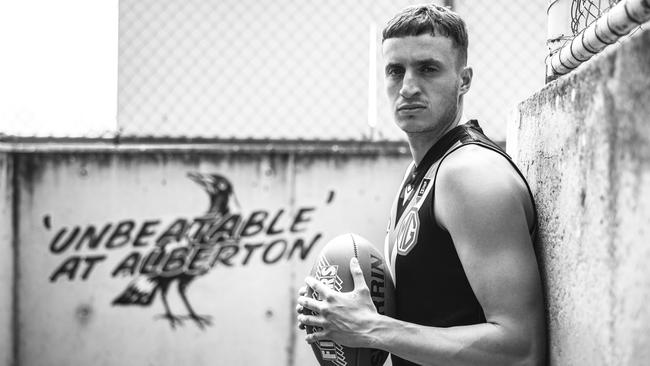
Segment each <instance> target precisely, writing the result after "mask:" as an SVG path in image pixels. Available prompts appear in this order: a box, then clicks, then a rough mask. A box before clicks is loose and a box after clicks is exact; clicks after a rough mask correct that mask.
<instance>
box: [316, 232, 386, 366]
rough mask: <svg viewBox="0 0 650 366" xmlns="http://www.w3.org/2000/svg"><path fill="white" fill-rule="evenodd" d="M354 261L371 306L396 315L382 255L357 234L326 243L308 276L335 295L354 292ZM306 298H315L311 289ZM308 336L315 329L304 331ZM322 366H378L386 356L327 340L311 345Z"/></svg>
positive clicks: (383, 353)
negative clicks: (367, 292)
mask: <svg viewBox="0 0 650 366" xmlns="http://www.w3.org/2000/svg"><path fill="white" fill-rule="evenodd" d="M352 257H357V259H358V260H359V265H360V267H361V270H362V272H363V277H364V279H365V280H366V284H367V285H368V289H369V290H370V295H371V297H372V302H373V303H374V304H375V308H377V311H378V312H379V313H380V314H384V315H388V316H393V315H394V313H395V302H394V293H395V287H394V285H393V281H392V279H391V277H390V273H389V272H388V268H387V267H386V261H385V260H384V257H383V255H381V253H380V252H379V250H377V249H376V248H375V247H374V246H373V245H372V244H371V243H370V242H369V241H368V240H366V239H364V238H363V237H361V236H359V235H356V234H343V235H340V236H337V237H336V238H334V239H332V240H331V241H329V242H328V243H327V244H325V246H324V247H323V249H322V250H321V252H320V253H319V254H318V257H316V262H315V263H314V266H313V267H312V269H311V273H310V274H311V276H313V277H314V278H316V279H317V280H319V281H320V282H321V283H323V284H325V285H327V286H328V287H329V288H331V289H333V290H335V291H338V292H350V291H352V290H353V289H354V280H353V279H352V273H351V272H350V260H351V259H352ZM307 291H308V292H307V296H311V297H314V298H318V294H315V293H314V291H313V290H312V289H311V288H309V287H308V288H307ZM306 330H307V333H309V334H311V333H313V332H315V331H317V330H318V329H317V328H316V327H313V326H307V327H306ZM311 347H312V350H313V351H314V354H315V355H316V359H317V360H318V362H319V363H320V364H321V366H380V365H383V364H384V361H386V358H387V357H388V353H387V352H385V351H382V350H377V349H370V348H351V347H346V346H342V345H339V344H337V343H335V342H332V341H329V340H321V341H318V342H314V343H312V344H311Z"/></svg>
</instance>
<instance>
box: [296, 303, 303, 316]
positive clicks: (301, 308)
mask: <svg viewBox="0 0 650 366" xmlns="http://www.w3.org/2000/svg"><path fill="white" fill-rule="evenodd" d="M303 310H304V308H303V307H302V305H300V304H298V305H296V313H298V314H302V311H303Z"/></svg>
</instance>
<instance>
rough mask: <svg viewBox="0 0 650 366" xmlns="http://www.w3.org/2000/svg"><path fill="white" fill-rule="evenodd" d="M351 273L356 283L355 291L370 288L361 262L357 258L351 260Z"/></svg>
mask: <svg viewBox="0 0 650 366" xmlns="http://www.w3.org/2000/svg"><path fill="white" fill-rule="evenodd" d="M350 273H352V280H353V281H354V289H355V290H359V289H362V288H366V287H368V286H367V285H366V280H365V279H364V278H363V271H362V270H361V266H360V265H359V260H358V259H357V258H356V257H352V259H350Z"/></svg>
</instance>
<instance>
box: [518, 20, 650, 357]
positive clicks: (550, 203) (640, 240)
mask: <svg viewBox="0 0 650 366" xmlns="http://www.w3.org/2000/svg"><path fill="white" fill-rule="evenodd" d="M648 60H650V30H645V31H643V32H641V33H640V34H638V35H635V37H633V38H632V39H630V40H629V41H628V42H626V43H624V44H622V45H621V46H620V47H618V48H617V49H615V50H611V51H610V52H607V53H606V54H603V55H599V56H597V57H595V58H594V59H593V60H591V61H590V62H588V63H586V64H585V65H583V66H581V67H580V68H579V69H578V70H576V72H575V73H573V74H571V75H570V76H569V77H565V78H561V79H559V80H557V81H556V82H553V83H551V84H549V85H548V86H547V87H546V88H545V89H543V90H542V91H540V92H539V93H537V94H536V95H534V96H533V97H531V98H530V99H528V100H526V101H525V102H523V103H522V104H521V105H520V106H519V113H518V115H517V116H516V117H515V118H513V121H511V124H510V126H509V135H508V140H507V142H508V150H509V152H510V153H511V155H513V156H514V157H515V160H516V161H517V163H518V164H519V166H520V167H521V168H522V170H523V172H524V173H525V174H526V176H527V178H528V180H529V182H530V183H531V186H532V189H533V191H534V192H535V197H536V200H537V204H538V209H539V218H540V234H539V240H538V247H537V254H538V256H539V259H540V262H541V267H542V274H543V278H544V282H545V291H546V301H547V306H548V322H549V323H548V324H549V340H550V351H549V356H550V364H551V365H647V364H648V363H649V362H650V306H648V304H650V266H648V263H649V262H650V245H649V244H648V243H649V241H648V238H649V237H650V123H649V122H650V120H649V118H650V117H649V116H650V62H648Z"/></svg>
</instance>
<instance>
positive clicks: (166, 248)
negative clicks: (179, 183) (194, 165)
mask: <svg viewBox="0 0 650 366" xmlns="http://www.w3.org/2000/svg"><path fill="white" fill-rule="evenodd" d="M188 177H189V178H190V179H191V180H192V181H194V182H195V183H197V184H198V185H199V186H201V187H202V188H203V190H205V192H206V193H207V194H208V197H209V207H208V210H207V212H205V213H204V214H203V216H202V217H203V218H205V219H210V220H212V219H213V220H218V219H219V218H221V217H225V216H226V215H229V214H233V213H234V211H236V210H237V209H239V204H238V203H237V199H236V198H235V196H234V191H233V186H232V184H231V183H230V181H229V180H228V179H226V178H225V177H224V176H222V175H219V174H201V173H196V172H191V173H188ZM192 245H198V244H196V243H194V242H193V241H192V240H190V239H189V238H188V237H187V236H185V237H184V238H183V239H182V240H178V241H175V242H174V241H169V242H165V243H159V244H158V245H157V246H156V248H154V249H152V250H157V251H161V250H162V252H163V253H162V254H163V255H164V254H168V253H170V252H171V251H172V250H174V249H175V248H178V247H179V246H188V247H189V246H192ZM187 253H188V255H189V254H190V253H192V251H191V250H188V251H187ZM210 269H211V268H209V269H206V270H204V271H200V272H198V273H191V274H190V273H184V272H181V273H179V274H177V275H172V276H169V275H162V274H156V273H152V274H149V275H143V274H142V275H140V276H138V277H137V278H135V279H134V280H133V281H131V282H130V283H129V284H128V286H127V287H126V289H124V291H122V293H120V295H119V296H117V297H116V298H115V299H114V300H113V302H112V305H120V306H129V305H139V306H150V305H151V304H152V303H153V301H154V299H156V298H157V297H156V295H157V294H159V295H160V296H159V298H160V300H161V301H162V304H163V307H164V309H165V312H164V314H161V315H158V316H156V318H161V319H166V320H167V321H169V324H170V325H171V327H172V329H175V328H176V326H177V325H182V324H183V321H185V320H190V321H193V322H194V323H196V325H197V326H198V327H199V328H201V329H205V327H206V326H211V325H212V319H211V317H210V316H209V315H199V314H197V313H196V311H195V310H194V308H193V307H192V305H191V304H190V302H189V300H188V298H187V288H188V286H189V285H190V284H191V283H192V282H193V281H194V280H195V279H196V278H197V277H199V276H202V275H205V274H206V273H208V271H209V270H210ZM173 285H176V287H175V288H176V290H177V292H178V295H179V296H180V299H181V301H182V302H183V304H184V306H185V308H186V309H187V315H183V316H179V315H175V314H174V313H172V311H171V309H170V306H169V302H168V295H169V293H170V289H172V288H174V287H173Z"/></svg>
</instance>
